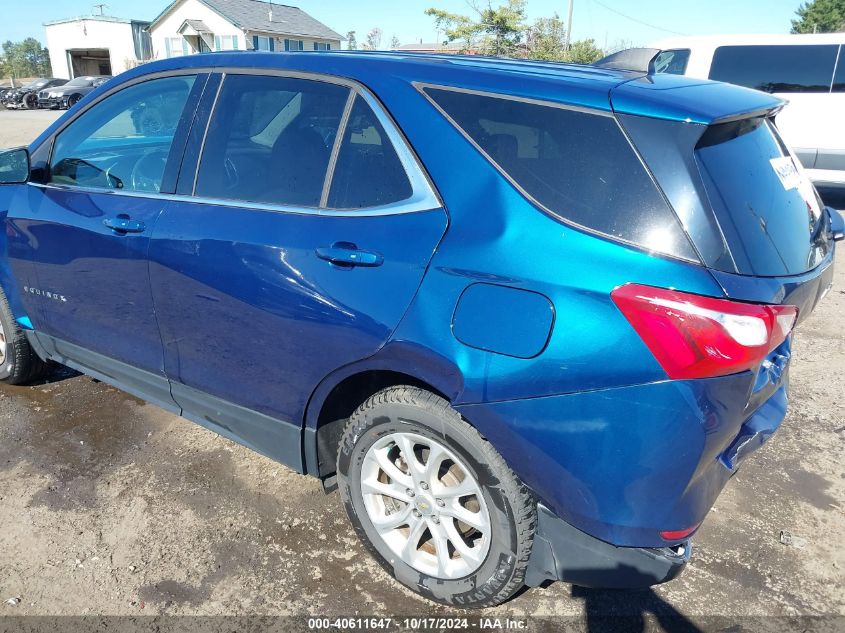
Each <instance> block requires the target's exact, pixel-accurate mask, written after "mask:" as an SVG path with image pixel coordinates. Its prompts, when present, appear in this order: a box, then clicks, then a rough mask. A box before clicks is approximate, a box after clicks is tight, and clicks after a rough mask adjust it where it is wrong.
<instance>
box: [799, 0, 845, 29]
mask: <svg viewBox="0 0 845 633" xmlns="http://www.w3.org/2000/svg"><path fill="white" fill-rule="evenodd" d="M795 14H796V15H797V16H798V19H797V20H792V32H793V33H838V32H842V31H845V0H810V2H805V3H803V4H802V5H801V6H800V7H798V9H797V10H796V11H795Z"/></svg>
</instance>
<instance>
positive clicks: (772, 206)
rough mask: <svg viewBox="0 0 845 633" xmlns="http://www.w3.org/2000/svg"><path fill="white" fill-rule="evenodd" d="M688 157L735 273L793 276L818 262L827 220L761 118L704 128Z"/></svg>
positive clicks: (826, 244) (801, 175)
mask: <svg viewBox="0 0 845 633" xmlns="http://www.w3.org/2000/svg"><path fill="white" fill-rule="evenodd" d="M695 156H696V161H697V163H698V165H699V170H700V173H701V176H702V179H703V181H704V186H705V189H706V191H707V196H708V197H709V200H710V205H711V206H712V209H713V212H714V214H715V216H716V219H717V221H718V223H719V226H720V228H721V230H722V233H723V234H724V238H725V242H726V243H727V246H728V248H729V249H730V253H731V255H732V257H733V260H734V263H735V266H736V272H739V273H741V274H749V275H757V276H780V275H797V274H801V273H804V272H807V271H808V270H811V269H812V268H815V267H816V266H817V265H818V264H819V263H821V261H822V260H823V259H824V258H825V256H826V255H827V254H828V252H829V250H830V248H831V244H830V241H829V237H828V231H827V230H826V227H825V226H823V224H824V223H825V221H826V220H825V218H826V217H827V214H823V213H822V208H823V207H822V204H821V202H820V200H819V198H818V194H816V192H815V189H814V188H813V186H812V184H811V183H810V181H809V179H808V178H807V177H806V175H805V174H804V172H803V171H802V169H801V168H800V167H799V166H798V165H797V164H796V163H797V161H796V160H795V159H794V158H793V157H792V156H791V155H790V153H789V151H788V150H787V149H786V147H785V145H784V144H783V142H782V141H781V140H780V137H779V136H778V134H777V130H776V129H775V127H774V125H773V124H772V123H771V122H770V121H769V120H768V119H766V118H763V117H757V118H752V119H744V120H740V121H733V122H729V123H721V124H716V125H711V126H710V127H709V128H707V130H706V131H705V133H704V134H703V135H702V137H701V139H700V140H699V142H698V145H697V146H696V149H695Z"/></svg>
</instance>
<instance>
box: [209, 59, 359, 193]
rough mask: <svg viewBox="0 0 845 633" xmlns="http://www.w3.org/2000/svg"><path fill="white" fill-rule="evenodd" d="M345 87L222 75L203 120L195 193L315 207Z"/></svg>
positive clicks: (267, 77)
mask: <svg viewBox="0 0 845 633" xmlns="http://www.w3.org/2000/svg"><path fill="white" fill-rule="evenodd" d="M348 97H349V88H346V87H344V86H340V85H337V84H332V83H327V82H321V81H311V80H306V79H298V78H292V77H269V76H262V75H228V76H227V77H226V79H225V81H224V83H223V87H222V88H221V92H220V95H219V97H218V100H217V106H216V108H215V111H214V115H213V117H212V119H211V124H210V126H209V129H208V134H207V136H206V141H205V146H204V148H203V154H202V158H201V162H200V168H199V172H198V174H197V183H196V187H195V192H194V193H195V195H198V196H205V197H210V198H220V199H226V200H243V201H249V202H264V203H271V204H282V205H294V206H306V207H317V206H319V204H320V198H321V195H322V191H323V184H324V182H325V179H326V172H327V170H328V166H329V161H330V158H331V152H332V147H333V145H334V141H335V138H336V137H337V133H338V129H339V127H340V122H341V118H342V116H343V110H344V107H345V106H346V101H347V99H348Z"/></svg>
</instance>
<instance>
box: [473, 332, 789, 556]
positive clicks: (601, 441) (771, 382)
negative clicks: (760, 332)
mask: <svg viewBox="0 0 845 633" xmlns="http://www.w3.org/2000/svg"><path fill="white" fill-rule="evenodd" d="M784 345H785V347H784V349H781V350H780V351H781V352H785V351H786V350H787V349H788V345H789V343H785V344H784ZM784 370H785V363H784V364H772V366H771V367H770V368H762V367H761V369H760V370H759V371H758V372H756V373H752V372H743V373H741V374H735V375H732V376H724V377H720V378H710V379H701V380H686V381H668V380H667V381H663V382H658V383H650V384H646V385H637V386H632V387H621V388H615V389H605V390H597V391H592V392H585V393H574V394H567V395H561V396H549V397H541V398H528V399H522V400H513V401H506V402H496V403H486V404H476V405H464V406H458V407H457V409H458V410H459V411H460V412H461V413H462V414H463V415H464V416H465V417H466V418H467V419H468V420H469V421H470V422H471V423H472V424H473V425H475V426H476V428H478V429H479V431H480V432H481V433H482V434H483V435H484V436H485V437H486V438H487V439H488V440H489V441H490V442H491V443H492V444H493V445H494V446H495V447H496V449H497V450H498V451H499V452H500V453H501V454H502V456H503V457H504V458H505V459H506V460H507V462H508V464H509V465H510V466H511V468H513V470H514V471H515V472H516V473H517V475H518V476H519V477H520V478H521V479H522V481H523V482H525V484H526V485H527V486H529V487H530V488H531V489H532V490H534V492H535V493H536V495H537V496H538V498H539V499H540V500H541V501H542V502H543V504H544V505H545V506H546V507H548V508H549V509H550V510H551V511H552V512H554V514H555V515H557V516H558V517H560V518H561V519H562V520H563V521H565V522H566V523H567V524H569V525H570V526H572V527H573V528H576V529H577V530H579V531H581V532H584V533H586V534H589V535H590V536H592V537H594V538H597V539H599V540H600V541H604V542H606V543H612V544H613V545H615V546H618V547H624V548H631V547H634V548H663V547H666V546H668V545H673V546H674V545H676V544H677V542H667V541H665V540H664V539H663V538H662V537H661V536H660V533H661V532H662V531H680V530H685V529H687V528H691V527H693V526H697V525H699V524H700V523H701V522H702V521H703V520H704V518H705V517H706V516H707V513H708V512H709V511H710V508H711V507H712V506H713V503H715V501H716V499H717V497H718V496H719V494H720V493H721V491H722V488H723V487H724V486H725V484H726V483H727V482H728V480H729V479H730V478H731V477H732V476H733V474H734V472H736V470H737V468H739V466H740V463H741V462H742V461H743V460H744V459H745V458H747V457H748V455H750V454H751V453H752V452H753V451H754V450H756V449H757V448H759V447H760V446H761V445H762V444H763V443H764V442H765V441H766V440H767V439H768V438H769V437H770V436H771V435H772V434H773V433H774V432H775V430H776V429H777V428H778V426H779V425H780V423H781V421H782V420H783V418H784V416H785V413H786V405H787V396H786V389H787V387H786V385H787V382H788V381H787V377H786V375H785V371H784ZM749 401H751V402H753V403H754V404H753V405H751V406H753V409H749Z"/></svg>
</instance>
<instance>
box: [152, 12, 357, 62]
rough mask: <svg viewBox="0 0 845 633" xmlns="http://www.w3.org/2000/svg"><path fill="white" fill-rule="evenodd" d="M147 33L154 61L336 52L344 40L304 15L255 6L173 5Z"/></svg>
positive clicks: (303, 13)
mask: <svg viewBox="0 0 845 633" xmlns="http://www.w3.org/2000/svg"><path fill="white" fill-rule="evenodd" d="M148 30H149V32H150V35H151V37H152V45H153V51H154V57H155V58H156V59H165V58H168V57H177V56H180V55H189V54H191V53H200V52H207V51H220V50H224V51H225V50H250V49H257V50H267V51H274V50H276V51H292V50H298V51H302V50H305V51H315V50H334V49H339V48H340V42H341V40H342V39H343V38H342V37H341V36H340V35H339V34H338V33H336V32H335V31H333V30H332V29H330V28H329V27H327V26H326V25H325V24H323V23H322V22H319V21H317V20H315V19H314V18H312V17H311V16H310V15H308V14H307V13H305V11H303V10H302V9H298V8H296V7H290V6H285V5H280V4H276V3H273V2H261V1H259V0H176V1H175V2H173V3H171V4H170V5H169V6H168V7H167V8H166V9H165V10H164V11H162V12H161V14H160V15H159V16H158V17H157V18H155V19H154V20H153V21H152V23H151V24H150V26H149V29H148Z"/></svg>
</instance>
